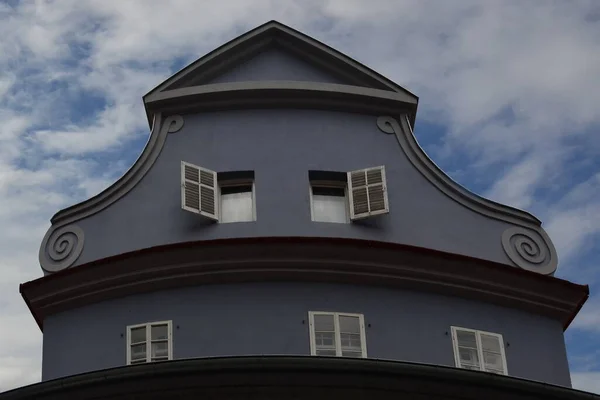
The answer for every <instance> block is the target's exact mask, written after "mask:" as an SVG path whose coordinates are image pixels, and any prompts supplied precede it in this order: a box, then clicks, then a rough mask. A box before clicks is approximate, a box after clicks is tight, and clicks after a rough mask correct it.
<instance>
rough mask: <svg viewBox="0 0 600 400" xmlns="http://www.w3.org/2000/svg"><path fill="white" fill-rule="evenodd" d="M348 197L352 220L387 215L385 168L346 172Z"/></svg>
mask: <svg viewBox="0 0 600 400" xmlns="http://www.w3.org/2000/svg"><path fill="white" fill-rule="evenodd" d="M348 196H349V202H350V219H352V220H357V219H361V218H366V217H370V216H373V215H378V214H386V213H388V212H389V207H388V195H387V188H386V182H385V168H384V167H383V166H381V167H374V168H367V169H362V170H358V171H351V172H348Z"/></svg>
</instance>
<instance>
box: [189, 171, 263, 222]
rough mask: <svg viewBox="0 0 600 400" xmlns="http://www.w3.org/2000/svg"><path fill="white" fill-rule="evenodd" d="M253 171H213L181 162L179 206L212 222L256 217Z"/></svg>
mask: <svg viewBox="0 0 600 400" xmlns="http://www.w3.org/2000/svg"><path fill="white" fill-rule="evenodd" d="M255 202H256V201H255V195H254V172H253V171H235V172H221V173H219V174H217V173H216V172H214V171H211V170H209V169H206V168H202V167H199V166H197V165H193V164H190V163H187V162H183V161H182V162H181V208H183V209H184V210H186V211H189V212H192V213H194V214H200V215H202V216H204V217H206V218H209V219H212V220H214V221H218V222H222V223H227V222H248V221H255V220H256V206H255Z"/></svg>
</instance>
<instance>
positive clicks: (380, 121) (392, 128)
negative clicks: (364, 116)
mask: <svg viewBox="0 0 600 400" xmlns="http://www.w3.org/2000/svg"><path fill="white" fill-rule="evenodd" d="M377 127H378V128H379V130H381V131H382V132H384V133H387V134H388V135H391V134H393V133H396V132H400V131H401V129H402V128H400V125H399V124H398V121H397V120H396V119H395V118H392V117H387V116H382V117H378V118H377Z"/></svg>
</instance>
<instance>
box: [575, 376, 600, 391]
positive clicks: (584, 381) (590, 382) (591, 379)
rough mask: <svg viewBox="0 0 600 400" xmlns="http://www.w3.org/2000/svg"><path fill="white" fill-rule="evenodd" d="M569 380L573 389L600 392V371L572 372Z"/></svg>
mask: <svg viewBox="0 0 600 400" xmlns="http://www.w3.org/2000/svg"><path fill="white" fill-rule="evenodd" d="M571 381H572V384H573V387H574V388H575V389H579V390H583V391H586V392H591V393H600V371H595V372H573V373H571Z"/></svg>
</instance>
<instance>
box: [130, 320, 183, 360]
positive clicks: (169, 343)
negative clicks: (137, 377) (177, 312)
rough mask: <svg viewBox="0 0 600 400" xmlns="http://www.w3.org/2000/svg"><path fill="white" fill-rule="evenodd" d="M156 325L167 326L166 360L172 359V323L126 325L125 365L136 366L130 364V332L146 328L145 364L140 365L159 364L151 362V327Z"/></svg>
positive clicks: (156, 322) (157, 322)
mask: <svg viewBox="0 0 600 400" xmlns="http://www.w3.org/2000/svg"><path fill="white" fill-rule="evenodd" d="M157 325H167V348H168V360H172V359H173V322H172V321H155V322H146V323H143V324H137V325H128V326H127V342H126V345H127V365H138V364H137V363H136V364H131V361H132V360H131V345H132V344H131V331H132V330H133V329H136V328H146V342H145V343H146V362H145V363H140V364H146V363H150V362H160V361H163V360H160V361H152V327H153V326H157Z"/></svg>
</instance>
